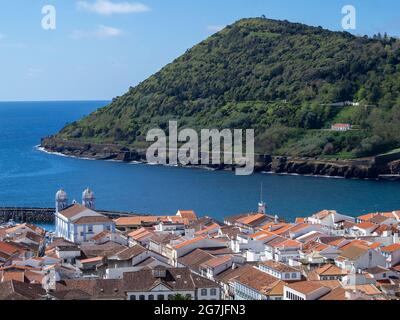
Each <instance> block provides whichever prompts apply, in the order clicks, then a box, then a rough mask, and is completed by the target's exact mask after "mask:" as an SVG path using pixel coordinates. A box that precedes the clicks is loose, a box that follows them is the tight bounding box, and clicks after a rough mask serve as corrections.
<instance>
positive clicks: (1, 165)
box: [0, 101, 400, 220]
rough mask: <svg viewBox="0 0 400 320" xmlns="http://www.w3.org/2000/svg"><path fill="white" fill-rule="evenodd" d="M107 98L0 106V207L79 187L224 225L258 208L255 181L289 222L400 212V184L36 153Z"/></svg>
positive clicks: (125, 206)
mask: <svg viewBox="0 0 400 320" xmlns="http://www.w3.org/2000/svg"><path fill="white" fill-rule="evenodd" d="M106 104H107V101H91V102H79V101H78V102H12V103H8V102H3V103H0V207H4V206H33V207H42V206H44V207H49V206H54V194H55V192H56V191H57V190H58V189H59V188H61V187H63V188H64V189H65V190H66V191H67V192H68V194H69V198H70V200H73V199H76V200H78V201H79V200H80V198H81V193H82V191H83V189H84V188H86V187H88V186H90V187H91V188H92V189H93V190H94V191H95V193H96V198H97V200H96V201H97V203H96V206H97V208H101V209H108V210H125V211H131V212H137V213H146V214H159V215H163V214H174V213H175V212H176V211H177V210H178V209H194V210H195V211H196V212H197V213H198V214H199V215H201V216H204V215H209V216H212V217H215V218H217V219H220V220H222V218H223V217H224V216H226V215H232V214H238V213H243V212H251V211H254V210H256V208H257V203H258V201H259V197H260V184H261V182H263V185H264V198H265V200H266V202H267V205H268V211H269V212H270V213H272V214H275V213H276V214H278V215H279V216H281V217H284V218H286V219H288V220H292V219H294V218H295V217H299V216H307V215H310V214H312V213H314V212H317V211H319V210H322V209H335V210H338V211H339V212H342V213H345V214H349V215H353V216H356V215H360V214H364V213H368V212H375V211H378V210H385V211H386V210H395V209H400V183H398V182H376V181H359V180H344V179H328V178H316V177H302V176H279V175H270V174H255V175H253V176H247V177H240V176H235V175H234V174H233V173H231V172H212V171H207V170H202V169H192V168H175V167H161V166H149V165H144V164H127V163H118V162H107V161H88V160H81V159H74V158H68V157H61V156H57V155H51V154H46V153H44V152H41V151H39V150H37V148H36V146H37V145H38V144H39V143H40V139H41V137H44V136H47V135H50V134H53V133H55V132H57V131H58V130H59V129H61V128H62V127H63V126H64V125H65V124H66V123H70V122H72V121H75V120H78V119H79V118H81V117H82V116H84V115H87V114H89V113H90V112H92V111H94V110H95V109H97V108H99V107H102V106H104V105H106Z"/></svg>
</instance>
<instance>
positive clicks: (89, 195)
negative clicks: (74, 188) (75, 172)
mask: <svg viewBox="0 0 400 320" xmlns="http://www.w3.org/2000/svg"><path fill="white" fill-rule="evenodd" d="M82 205H84V206H85V207H86V208H89V209H92V210H94V209H95V197H94V193H93V191H92V190H90V189H89V188H87V189H86V190H85V191H83V193H82Z"/></svg>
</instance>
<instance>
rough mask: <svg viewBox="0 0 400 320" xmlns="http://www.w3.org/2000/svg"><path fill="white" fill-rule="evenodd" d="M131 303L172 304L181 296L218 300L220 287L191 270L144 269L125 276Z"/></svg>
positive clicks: (124, 281) (191, 298) (192, 298)
mask: <svg viewBox="0 0 400 320" xmlns="http://www.w3.org/2000/svg"><path fill="white" fill-rule="evenodd" d="M123 283H124V287H125V292H126V294H127V299H128V300H172V299H173V298H174V297H175V296H177V295H180V296H182V297H185V298H187V299H189V300H219V299H220V297H221V289H220V287H219V286H218V284H217V283H215V282H213V281H211V280H208V279H206V278H203V277H201V276H199V275H195V274H193V273H192V272H191V271H190V270H189V269H188V268H165V267H162V266H159V267H156V268H154V269H152V270H151V269H143V270H140V271H137V272H128V273H124V275H123Z"/></svg>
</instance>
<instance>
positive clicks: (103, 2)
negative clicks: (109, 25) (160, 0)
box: [77, 0, 150, 15]
mask: <svg viewBox="0 0 400 320" xmlns="http://www.w3.org/2000/svg"><path fill="white" fill-rule="evenodd" d="M77 7H78V10H85V11H89V12H94V13H98V14H102V15H112V14H128V13H141V12H147V11H150V7H148V6H146V5H145V4H143V3H140V2H113V1H110V0H96V1H95V2H93V3H91V2H88V1H78V2H77Z"/></svg>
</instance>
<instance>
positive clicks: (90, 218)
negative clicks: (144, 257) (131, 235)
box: [55, 189, 115, 244]
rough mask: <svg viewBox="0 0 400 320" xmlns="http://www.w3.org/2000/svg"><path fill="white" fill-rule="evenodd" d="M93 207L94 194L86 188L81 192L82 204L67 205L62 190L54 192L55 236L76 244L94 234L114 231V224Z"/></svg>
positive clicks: (85, 240) (66, 198)
mask: <svg viewBox="0 0 400 320" xmlns="http://www.w3.org/2000/svg"><path fill="white" fill-rule="evenodd" d="M93 209H94V194H93V192H92V191H91V190H90V189H86V190H85V191H84V192H83V194H82V205H80V204H77V203H75V204H72V205H71V206H68V197H67V194H66V192H65V191H64V190H60V191H58V192H57V194H56V213H55V225H56V236H57V237H60V238H64V239H66V240H69V241H71V242H74V243H76V244H80V243H84V242H88V241H90V240H91V239H92V238H93V237H94V236H95V235H97V234H99V233H101V232H104V231H110V232H112V233H114V232H115V224H114V222H113V221H112V220H111V219H109V218H108V217H106V216H104V215H102V214H100V213H98V212H96V211H94V210H93Z"/></svg>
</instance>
